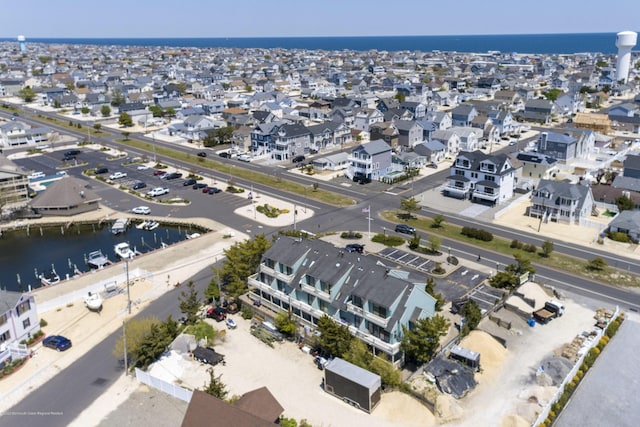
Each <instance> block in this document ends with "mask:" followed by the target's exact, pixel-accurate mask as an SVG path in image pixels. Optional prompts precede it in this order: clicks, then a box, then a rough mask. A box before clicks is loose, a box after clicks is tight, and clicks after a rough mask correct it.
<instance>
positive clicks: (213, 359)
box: [193, 347, 224, 366]
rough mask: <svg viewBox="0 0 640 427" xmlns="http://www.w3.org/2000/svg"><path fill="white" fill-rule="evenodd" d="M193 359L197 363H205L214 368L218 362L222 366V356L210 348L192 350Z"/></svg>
mask: <svg viewBox="0 0 640 427" xmlns="http://www.w3.org/2000/svg"><path fill="white" fill-rule="evenodd" d="M193 358H194V359H195V360H197V361H198V362H201V363H207V364H209V365H211V366H215V365H217V364H218V363H220V362H222V364H223V365H224V355H223V354H220V353H218V352H217V351H215V350H214V349H213V348H211V347H196V349H195V350H193Z"/></svg>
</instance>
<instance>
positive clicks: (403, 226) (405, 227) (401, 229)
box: [396, 224, 416, 234]
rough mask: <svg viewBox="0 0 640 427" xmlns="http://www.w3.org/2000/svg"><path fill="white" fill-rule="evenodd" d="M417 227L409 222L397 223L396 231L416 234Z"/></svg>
mask: <svg viewBox="0 0 640 427" xmlns="http://www.w3.org/2000/svg"><path fill="white" fill-rule="evenodd" d="M415 232H416V229H415V228H413V227H411V226H410V225H407V224H398V225H396V233H404V234H414V233H415Z"/></svg>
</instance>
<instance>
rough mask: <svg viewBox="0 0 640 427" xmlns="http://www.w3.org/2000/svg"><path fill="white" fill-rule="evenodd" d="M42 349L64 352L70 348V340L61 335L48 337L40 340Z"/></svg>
mask: <svg viewBox="0 0 640 427" xmlns="http://www.w3.org/2000/svg"><path fill="white" fill-rule="evenodd" d="M42 345H43V346H44V347H49V348H52V349H54V350H58V351H65V350H68V349H69V348H71V345H72V344H71V340H70V339H69V338H66V337H63V336H62V335H49V336H48V337H46V338H45V339H43V340H42Z"/></svg>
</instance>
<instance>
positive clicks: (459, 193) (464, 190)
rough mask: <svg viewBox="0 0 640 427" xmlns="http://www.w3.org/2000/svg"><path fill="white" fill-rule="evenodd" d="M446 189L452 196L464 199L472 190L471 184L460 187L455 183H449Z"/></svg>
mask: <svg viewBox="0 0 640 427" xmlns="http://www.w3.org/2000/svg"><path fill="white" fill-rule="evenodd" d="M444 191H446V192H447V194H449V195H451V196H454V197H459V198H461V199H464V198H466V197H467V194H469V192H470V191H471V187H470V186H464V187H458V186H456V185H454V183H449V185H446V186H445V187H444Z"/></svg>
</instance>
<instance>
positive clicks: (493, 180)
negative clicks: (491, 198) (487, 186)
mask: <svg viewBox="0 0 640 427" xmlns="http://www.w3.org/2000/svg"><path fill="white" fill-rule="evenodd" d="M484 179H485V180H487V181H490V182H496V177H495V176H493V175H485V176H484Z"/></svg>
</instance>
